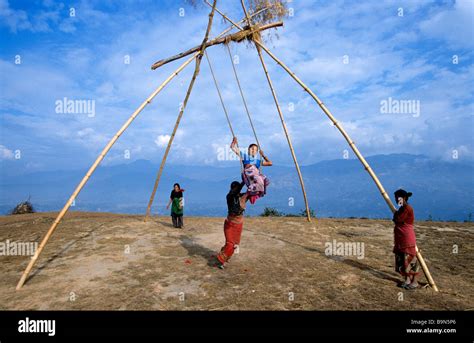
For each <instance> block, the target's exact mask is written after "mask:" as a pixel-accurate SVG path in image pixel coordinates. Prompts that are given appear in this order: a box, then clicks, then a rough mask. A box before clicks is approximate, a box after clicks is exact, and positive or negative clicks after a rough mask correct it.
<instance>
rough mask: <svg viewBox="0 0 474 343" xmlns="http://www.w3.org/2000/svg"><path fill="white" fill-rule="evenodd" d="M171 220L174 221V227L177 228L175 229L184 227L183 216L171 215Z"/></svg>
mask: <svg viewBox="0 0 474 343" xmlns="http://www.w3.org/2000/svg"><path fill="white" fill-rule="evenodd" d="M171 220H172V221H173V227H175V228H182V227H183V225H184V223H183V215H176V214H172V215H171Z"/></svg>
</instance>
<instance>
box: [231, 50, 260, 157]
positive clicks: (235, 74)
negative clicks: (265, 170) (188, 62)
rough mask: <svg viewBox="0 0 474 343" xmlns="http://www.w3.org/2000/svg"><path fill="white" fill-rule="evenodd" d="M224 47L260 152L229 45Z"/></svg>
mask: <svg viewBox="0 0 474 343" xmlns="http://www.w3.org/2000/svg"><path fill="white" fill-rule="evenodd" d="M224 45H225V46H226V47H227V52H228V53H229V59H230V63H231V64H232V70H233V71H234V76H235V80H236V81H237V86H238V87H239V91H240V95H241V97H242V101H243V103H244V107H245V111H246V112H247V117H248V118H249V122H250V126H251V127H252V131H253V135H254V137H255V142H256V143H257V146H258V150H259V151H260V150H261V149H260V142H259V141H258V138H257V133H256V132H255V127H254V126H253V121H252V117H251V115H250V111H249V109H248V106H247V101H245V97H244V92H243V91H242V87H241V86H240V80H239V76H238V75H237V69H236V68H235V65H234V61H233V60H232V53H231V52H230V48H229V44H228V43H227V44H224Z"/></svg>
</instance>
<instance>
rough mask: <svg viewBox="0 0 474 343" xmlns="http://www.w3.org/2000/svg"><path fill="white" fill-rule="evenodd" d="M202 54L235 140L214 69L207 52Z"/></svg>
mask: <svg viewBox="0 0 474 343" xmlns="http://www.w3.org/2000/svg"><path fill="white" fill-rule="evenodd" d="M204 54H205V55H206V60H207V64H209V69H210V70H211V75H212V79H213V80H214V85H215V86H216V90H217V94H219V99H220V101H221V104H222V108H223V109H224V113H225V117H226V119H227V123H228V124H229V129H230V132H231V133H232V138H235V133H234V129H233V128H232V124H231V122H230V119H229V113H228V112H227V108H226V107H225V104H224V99H223V98H222V94H221V90H220V89H219V84H218V83H217V79H216V76H215V75H214V69H213V68H212V65H211V60H210V59H209V56H208V54H207V51H204Z"/></svg>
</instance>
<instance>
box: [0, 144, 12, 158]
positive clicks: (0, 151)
mask: <svg viewBox="0 0 474 343" xmlns="http://www.w3.org/2000/svg"><path fill="white" fill-rule="evenodd" d="M13 158H14V155H13V151H11V150H10V149H8V148H7V147H5V146H4V145H0V159H1V160H13Z"/></svg>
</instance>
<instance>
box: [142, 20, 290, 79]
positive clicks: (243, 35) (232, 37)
mask: <svg viewBox="0 0 474 343" xmlns="http://www.w3.org/2000/svg"><path fill="white" fill-rule="evenodd" d="M279 26H283V22H282V21H279V22H275V23H270V24H266V25H262V26H256V27H254V28H252V29H245V30H242V31H239V32H236V33H232V34H229V35H226V36H224V37H220V38H215V39H213V40H211V41H208V42H206V43H205V47H204V49H206V48H208V47H210V46H213V45H217V44H223V43H226V42H228V41H235V42H241V41H243V40H244V39H247V38H248V37H250V36H252V35H253V34H254V33H255V32H260V31H265V30H268V29H271V28H273V27H279ZM200 48H201V47H200V46H195V47H194V48H191V49H189V50H186V51H184V52H181V53H179V54H177V55H174V56H171V57H168V58H165V59H162V60H159V61H157V62H155V63H153V65H152V66H151V69H152V70H155V69H157V68H159V67H161V66H162V65H164V64H166V63H169V62H172V61H176V60H178V59H180V58H183V57H185V56H188V55H191V54H192V53H195V52H198V51H200Z"/></svg>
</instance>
